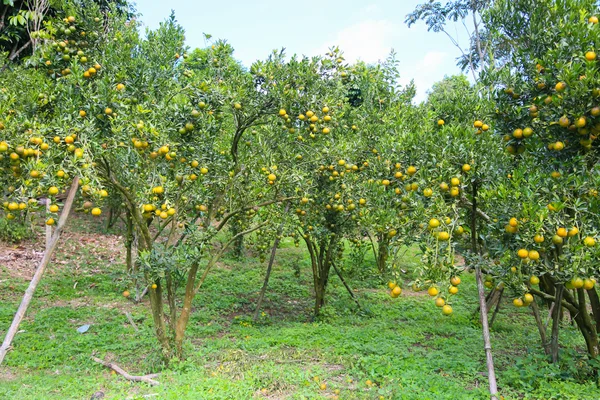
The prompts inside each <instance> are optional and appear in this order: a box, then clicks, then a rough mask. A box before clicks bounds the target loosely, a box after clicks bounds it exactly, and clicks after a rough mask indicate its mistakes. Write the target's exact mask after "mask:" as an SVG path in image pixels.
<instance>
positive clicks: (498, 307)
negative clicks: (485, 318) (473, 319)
mask: <svg viewBox="0 0 600 400" xmlns="http://www.w3.org/2000/svg"><path fill="white" fill-rule="evenodd" d="M503 294H504V288H502V289H500V293H499V294H498V298H497V300H496V308H495V309H494V313H493V314H492V319H491V320H490V326H494V321H495V320H496V315H498V311H500V303H501V302H502V295H503ZM490 309H491V307H490V308H488V311H489V310H490Z"/></svg>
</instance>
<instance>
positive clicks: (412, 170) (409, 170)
mask: <svg viewBox="0 0 600 400" xmlns="http://www.w3.org/2000/svg"><path fill="white" fill-rule="evenodd" d="M406 173H407V174H408V175H410V176H413V175H414V174H416V173H417V168H416V167H414V166H412V165H411V166H409V167H408V168H407V169H406Z"/></svg>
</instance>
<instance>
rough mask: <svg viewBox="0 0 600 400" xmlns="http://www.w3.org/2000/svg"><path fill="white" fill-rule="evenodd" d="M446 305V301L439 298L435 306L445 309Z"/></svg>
mask: <svg viewBox="0 0 600 400" xmlns="http://www.w3.org/2000/svg"><path fill="white" fill-rule="evenodd" d="M445 305H446V300H444V299H443V298H441V297H438V298H437V299H435V306H436V307H444V306H445Z"/></svg>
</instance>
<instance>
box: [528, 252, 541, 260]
mask: <svg viewBox="0 0 600 400" xmlns="http://www.w3.org/2000/svg"><path fill="white" fill-rule="evenodd" d="M528 257H529V259H530V260H532V261H537V260H539V259H540V253H539V252H538V251H537V250H529V254H528Z"/></svg>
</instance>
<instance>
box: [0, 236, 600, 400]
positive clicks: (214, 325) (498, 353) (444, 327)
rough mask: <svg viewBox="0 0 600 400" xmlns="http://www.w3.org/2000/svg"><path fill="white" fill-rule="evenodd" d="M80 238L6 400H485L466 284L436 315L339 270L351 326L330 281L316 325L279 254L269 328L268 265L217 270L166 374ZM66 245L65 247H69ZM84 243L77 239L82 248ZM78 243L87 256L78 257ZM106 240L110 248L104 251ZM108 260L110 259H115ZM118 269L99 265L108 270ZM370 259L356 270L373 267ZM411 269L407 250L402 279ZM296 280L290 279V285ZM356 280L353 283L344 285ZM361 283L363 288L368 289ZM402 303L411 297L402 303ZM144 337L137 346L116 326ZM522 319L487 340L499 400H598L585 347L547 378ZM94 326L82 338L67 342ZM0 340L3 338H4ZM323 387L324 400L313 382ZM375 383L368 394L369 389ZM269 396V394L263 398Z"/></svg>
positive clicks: (472, 301)
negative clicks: (448, 312)
mask: <svg viewBox="0 0 600 400" xmlns="http://www.w3.org/2000/svg"><path fill="white" fill-rule="evenodd" d="M82 225H83V224H79V226H80V227H78V228H77V229H76V232H74V230H75V229H74V228H71V231H70V232H71V233H72V234H73V235H75V236H74V237H72V238H71V239H69V241H68V242H66V243H65V242H63V243H61V250H59V252H58V256H57V260H56V261H55V262H54V263H53V264H52V266H51V267H50V269H49V271H48V274H47V275H46V276H45V277H44V279H43V281H42V285H41V286H40V287H39V288H38V291H37V293H36V295H35V299H34V301H33V303H32V305H31V308H30V309H29V312H28V314H27V318H26V320H25V321H24V322H23V324H22V326H21V329H22V330H23V332H22V333H19V334H18V335H17V337H16V339H15V341H14V350H12V351H11V352H10V353H9V354H8V356H7V358H6V360H5V364H6V366H4V367H0V398H2V399H36V400H40V399H88V398H90V397H91V395H92V394H93V393H95V392H97V391H102V392H104V393H105V396H106V397H105V398H109V399H123V398H131V399H136V398H143V397H142V396H144V395H148V394H157V396H155V397H150V398H158V399H251V398H269V399H288V398H289V399H320V398H332V396H333V393H334V390H335V389H339V390H340V392H341V393H340V398H341V399H378V398H379V396H383V398H386V399H436V400H437V399H486V398H487V397H488V396H486V391H487V378H486V377H487V375H486V372H485V371H486V368H485V359H484V353H483V345H482V338H481V329H480V327H479V324H478V323H477V321H473V320H472V319H471V315H472V312H473V310H474V309H475V307H476V297H475V296H476V293H475V285H474V280H473V277H472V276H471V275H469V274H466V275H465V276H464V277H463V283H462V284H461V286H460V289H461V291H460V293H459V294H458V295H457V296H456V298H455V299H454V300H453V303H452V306H453V308H454V314H453V315H452V316H451V317H444V316H442V315H441V313H440V311H439V309H437V308H436V307H435V306H434V304H433V301H432V299H431V298H429V297H428V296H423V295H414V294H406V293H405V294H403V295H402V296H401V297H400V298H399V299H391V298H390V297H389V296H388V294H387V290H386V288H385V285H384V284H383V283H382V282H380V281H379V280H378V278H376V277H375V274H374V271H371V270H370V268H371V267H368V266H363V268H356V267H354V268H351V266H350V265H349V262H347V265H346V266H345V271H346V274H347V280H348V283H349V284H350V286H351V287H353V288H355V289H356V294H357V297H358V298H359V301H360V302H361V304H362V306H363V308H365V309H368V310H369V311H370V312H369V313H367V312H360V311H358V310H356V306H355V304H354V302H353V301H351V299H350V298H349V296H348V294H347V292H346V291H345V289H344V288H343V286H342V284H341V282H340V281H339V280H338V278H337V277H335V276H333V277H332V278H331V282H330V286H329V288H328V305H327V306H326V308H325V309H324V311H323V317H322V318H320V319H318V320H313V318H312V316H311V313H312V308H313V301H312V296H311V276H310V266H309V264H308V259H307V256H306V254H305V252H304V251H303V249H302V247H300V248H295V247H293V244H292V243H289V242H286V243H284V246H283V248H282V249H281V250H280V251H279V252H278V256H277V261H276V265H275V268H274V271H273V274H272V278H271V282H270V285H269V290H268V292H267V296H266V299H265V302H264V307H263V308H264V310H263V311H264V314H262V315H261V318H260V321H259V322H258V323H253V322H252V318H251V316H252V313H253V311H254V304H255V302H256V299H257V297H258V290H259V288H260V285H261V284H262V279H263V274H264V270H265V263H260V262H258V260H256V259H254V258H250V257H248V258H246V259H244V260H233V259H225V260H224V261H223V263H222V265H220V267H219V268H217V269H215V270H214V271H213V273H212V274H211V275H210V276H209V278H208V280H207V281H206V283H205V285H204V286H203V289H202V291H201V292H200V293H199V295H198V296H197V298H196V299H195V301H194V312H193V316H192V318H191V320H190V323H189V328H188V331H187V338H188V340H187V342H186V354H187V356H188V357H187V359H185V360H175V361H173V362H172V363H171V364H170V365H169V366H168V367H165V365H164V364H163V362H162V361H161V358H160V356H159V354H158V347H157V344H156V341H155V339H154V336H153V332H152V321H151V316H150V313H149V309H148V304H147V302H144V303H142V304H139V305H135V304H133V303H132V302H131V301H129V300H127V299H125V298H123V297H122V296H121V292H122V291H123V290H124V289H125V288H127V286H128V278H127V276H126V275H125V274H124V272H123V270H124V266H123V263H122V252H121V253H118V254H117V256H115V255H114V252H115V251H117V250H119V249H117V248H114V247H112V248H110V249H106V248H103V246H104V244H106V245H108V244H112V245H114V243H118V242H117V241H116V240H115V238H114V237H111V236H103V234H102V233H101V232H102V230H99V229H96V228H90V229H84V228H81V226H82ZM73 232H74V233H73ZM78 235H79V236H78ZM80 235H83V236H85V237H86V238H96V239H98V240H99V242H97V243H95V244H94V246H87V245H76V243H75V240H74V239H75V238H79V237H80ZM104 238H106V240H104ZM111 254H112V255H111ZM111 257H112V258H113V259H114V262H112V263H111V262H108V261H107V260H108V259H110V258H111ZM369 261H370V258H369V257H368V256H367V258H366V261H365V263H366V264H365V265H369V264H372V263H370V262H369ZM417 262H418V255H417V254H416V253H415V251H414V250H413V249H410V250H409V251H408V252H407V253H406V255H405V256H404V258H403V261H402V264H403V265H402V267H403V268H405V269H410V267H411V266H412V265H414V264H415V263H417ZM298 271H299V274H298ZM350 272H351V274H350ZM11 276H12V275H11V274H10V271H8V270H7V268H6V267H3V266H0V328H1V329H2V330H4V329H5V327H8V325H9V324H10V321H11V319H12V316H13V313H14V311H15V309H16V307H17V306H18V303H19V301H20V296H21V294H22V292H23V291H24V289H25V288H26V286H27V281H26V280H25V279H23V278H18V277H15V276H12V277H11ZM365 277H366V278H365ZM405 292H407V291H405ZM125 311H128V312H130V313H131V314H132V315H133V317H134V319H135V321H136V324H137V326H138V327H139V329H140V332H139V333H136V332H135V330H134V329H133V327H132V326H130V325H129V323H128V322H127V319H126V317H125V315H124V312H125ZM529 312H530V310H529V309H528V308H523V309H518V310H517V309H515V308H513V307H511V306H509V305H508V304H504V305H503V308H502V309H501V313H500V315H499V316H498V318H497V322H496V323H495V324H494V327H493V331H492V346H493V350H494V357H495V362H496V371H497V374H498V382H499V386H500V390H501V393H502V394H503V395H504V396H505V398H506V399H513V398H519V399H520V398H525V399H570V398H572V399H598V398H600V391H599V390H598V388H597V387H596V385H595V384H594V383H593V382H592V381H589V380H585V379H583V378H581V375H582V373H581V370H585V368H587V367H586V366H585V357H583V343H582V340H581V339H580V337H579V336H578V334H577V332H575V331H574V329H573V328H572V327H570V326H568V325H566V326H564V327H563V329H562V331H561V343H562V344H563V346H564V349H563V352H562V357H563V360H564V361H563V363H562V364H561V365H560V366H552V365H549V364H548V363H547V362H546V360H545V357H544V356H543V353H542V352H541V349H540V346H539V336H538V334H537V330H536V328H535V326H534V324H533V318H532V317H531V315H529ZM83 324H91V328H90V330H89V332H87V333H85V334H79V333H78V332H77V331H76V329H77V327H79V326H81V325H83ZM2 332H3V331H2ZM92 353H96V354H97V355H98V357H101V358H102V357H109V358H111V359H112V360H114V361H115V362H116V363H117V364H119V365H120V366H121V367H123V368H124V369H125V370H127V371H129V372H130V373H132V374H146V373H152V372H161V375H160V377H159V378H157V380H159V381H160V382H161V385H160V386H158V387H150V386H147V385H146V384H142V383H132V382H128V381H126V380H124V379H123V378H122V377H120V376H118V375H111V374H110V373H109V371H108V370H107V369H106V368H105V367H103V366H101V365H99V364H96V363H94V362H93V361H92V360H91V359H90V355H91V354H92ZM315 377H318V378H319V382H325V383H326V384H327V389H326V390H320V389H319V387H318V386H319V385H318V383H316V382H315V380H314V378H315ZM367 380H371V381H373V382H375V383H376V386H372V387H367V385H366V383H365V382H366V381H367ZM263 389H264V393H263V392H261V390H263Z"/></svg>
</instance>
